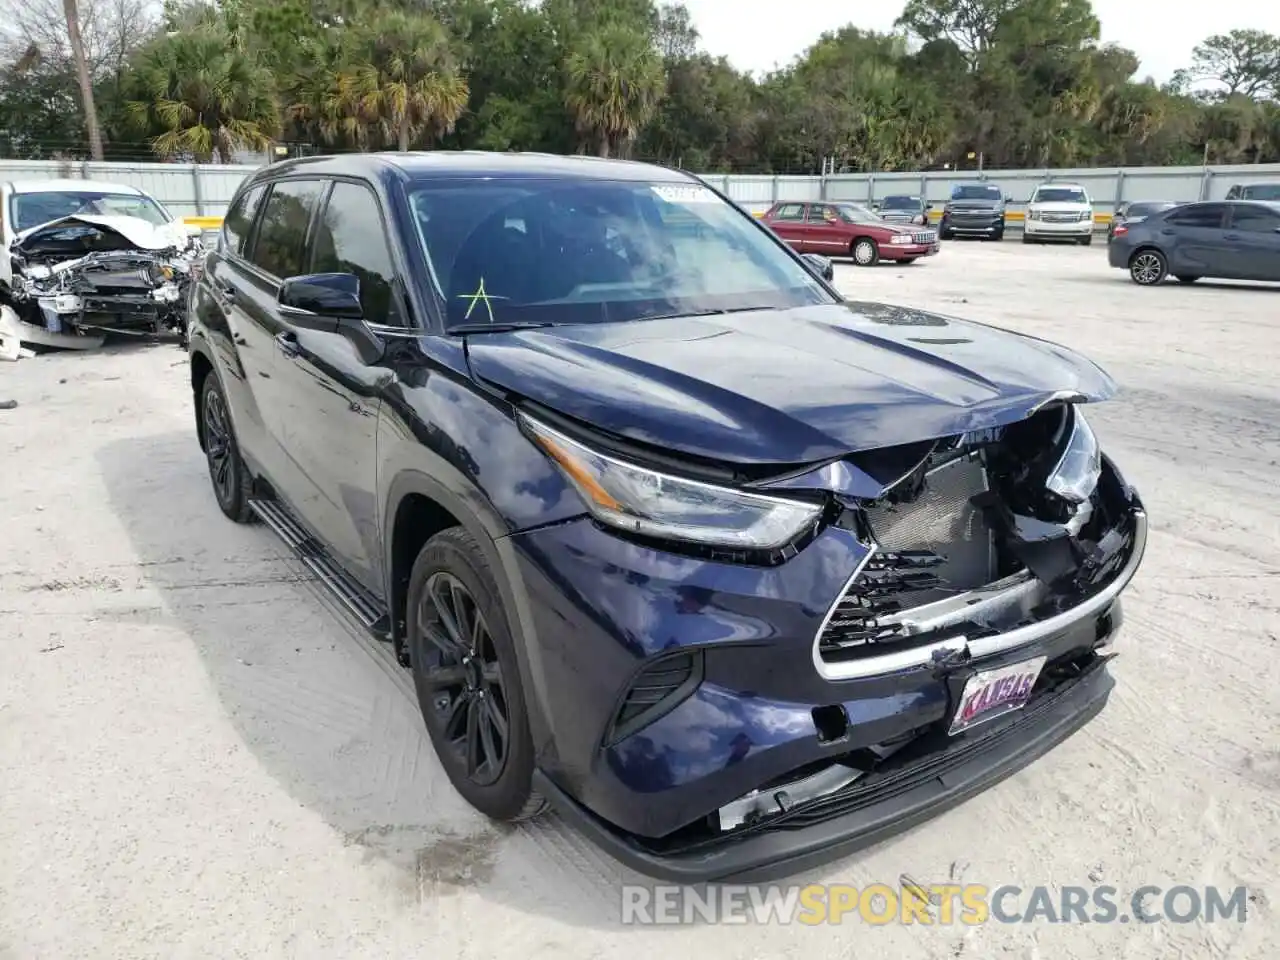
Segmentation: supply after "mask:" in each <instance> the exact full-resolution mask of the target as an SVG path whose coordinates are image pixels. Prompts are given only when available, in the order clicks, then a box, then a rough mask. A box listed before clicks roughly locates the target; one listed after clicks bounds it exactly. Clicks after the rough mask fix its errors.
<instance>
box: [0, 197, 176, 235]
mask: <svg viewBox="0 0 1280 960" xmlns="http://www.w3.org/2000/svg"><path fill="white" fill-rule="evenodd" d="M9 205H10V208H11V209H10V219H11V220H12V222H13V226H14V230H15V232H18V233H21V232H22V231H23V230H29V229H30V228H31V227H38V226H39V225H40V224H42V223H48V222H49V221H50V220H61V219H62V218H63V217H69V216H72V215H73V214H78V213H93V214H99V215H108V216H114V217H138V218H140V219H142V220H146V221H147V222H148V223H150V224H153V225H154V226H160V225H161V224H165V223H168V222H169V221H170V217H169V215H168V213H166V212H165V210H164V208H163V207H161V206H160V205H159V204H158V203H156V202H155V201H154V200H152V199H151V198H150V197H143V196H140V195H138V194H131V193H101V192H98V191H83V192H81V191H66V190H50V191H47V192H44V191H42V192H39V193H15V194H13V196H12V198H11V199H10V202H9Z"/></svg>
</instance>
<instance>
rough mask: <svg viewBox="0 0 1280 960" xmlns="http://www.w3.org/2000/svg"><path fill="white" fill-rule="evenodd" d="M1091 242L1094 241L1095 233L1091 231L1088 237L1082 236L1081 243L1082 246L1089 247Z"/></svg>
mask: <svg viewBox="0 0 1280 960" xmlns="http://www.w3.org/2000/svg"><path fill="white" fill-rule="evenodd" d="M1091 243H1093V234H1092V233H1091V234H1089V235H1088V236H1087V237H1081V238H1080V245H1081V246H1082V247H1087V246H1089V244H1091Z"/></svg>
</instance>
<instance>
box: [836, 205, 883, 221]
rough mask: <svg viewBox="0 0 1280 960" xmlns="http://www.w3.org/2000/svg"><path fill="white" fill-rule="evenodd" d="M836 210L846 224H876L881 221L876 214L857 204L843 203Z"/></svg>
mask: <svg viewBox="0 0 1280 960" xmlns="http://www.w3.org/2000/svg"><path fill="white" fill-rule="evenodd" d="M836 209H837V210H839V211H840V216H841V217H843V218H844V220H845V222H846V223H874V222H875V221H876V220H879V219H880V218H879V217H878V216H877V215H876V214H875V213H873V212H872V211H870V210H868V209H867V208H866V207H863V206H859V205H858V204H856V203H842V204H840V205H838V206H837V207H836Z"/></svg>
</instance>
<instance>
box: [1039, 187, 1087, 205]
mask: <svg viewBox="0 0 1280 960" xmlns="http://www.w3.org/2000/svg"><path fill="white" fill-rule="evenodd" d="M1031 202H1032V203H1088V202H1089V198H1088V197H1087V196H1085V192H1084V191H1083V190H1081V189H1080V188H1079V187H1040V188H1039V189H1038V190H1036V195H1035V196H1034V197H1032V198H1031Z"/></svg>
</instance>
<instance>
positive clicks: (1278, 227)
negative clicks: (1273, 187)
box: [1224, 203, 1280, 280]
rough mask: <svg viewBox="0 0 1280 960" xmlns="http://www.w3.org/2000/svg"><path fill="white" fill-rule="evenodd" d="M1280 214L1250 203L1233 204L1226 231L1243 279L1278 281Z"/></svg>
mask: <svg viewBox="0 0 1280 960" xmlns="http://www.w3.org/2000/svg"><path fill="white" fill-rule="evenodd" d="M1277 231H1280V214H1277V213H1274V212H1273V211H1271V210H1268V209H1266V208H1264V207H1257V206H1253V205H1252V204H1244V203H1242V204H1238V205H1233V206H1232V210H1231V220H1230V224H1229V226H1228V227H1227V231H1226V234H1225V237H1224V239H1225V241H1226V243H1227V244H1228V245H1229V246H1230V253H1231V256H1233V257H1234V258H1235V260H1236V261H1237V262H1238V264H1239V275H1240V278H1241V279H1243V280H1280V232H1277Z"/></svg>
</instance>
